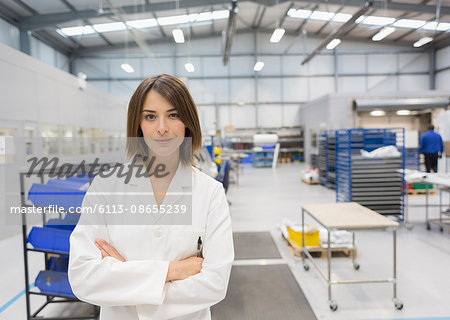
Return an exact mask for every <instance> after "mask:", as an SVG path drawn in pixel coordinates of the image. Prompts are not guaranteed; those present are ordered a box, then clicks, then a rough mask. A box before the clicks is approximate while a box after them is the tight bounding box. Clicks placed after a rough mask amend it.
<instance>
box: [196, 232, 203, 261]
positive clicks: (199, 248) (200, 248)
mask: <svg viewBox="0 0 450 320" xmlns="http://www.w3.org/2000/svg"><path fill="white" fill-rule="evenodd" d="M202 251H203V243H202V237H201V236H199V237H198V240H197V257H201V258H203V252H202Z"/></svg>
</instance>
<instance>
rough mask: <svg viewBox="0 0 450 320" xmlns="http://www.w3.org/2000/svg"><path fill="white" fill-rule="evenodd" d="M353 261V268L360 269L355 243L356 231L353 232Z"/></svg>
mask: <svg viewBox="0 0 450 320" xmlns="http://www.w3.org/2000/svg"><path fill="white" fill-rule="evenodd" d="M352 246H353V248H352V263H353V268H354V269H355V270H359V263H358V262H356V260H355V257H356V245H355V232H352Z"/></svg>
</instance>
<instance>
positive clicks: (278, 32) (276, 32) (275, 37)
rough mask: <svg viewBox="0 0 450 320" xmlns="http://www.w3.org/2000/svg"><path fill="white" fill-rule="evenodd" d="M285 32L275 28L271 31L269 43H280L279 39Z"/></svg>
mask: <svg viewBox="0 0 450 320" xmlns="http://www.w3.org/2000/svg"><path fill="white" fill-rule="evenodd" d="M285 32H286V30H284V29H283V28H276V29H275V30H274V31H273V33H272V36H271V37H270V42H274V43H278V42H280V40H281V38H283V35H284V33H285Z"/></svg>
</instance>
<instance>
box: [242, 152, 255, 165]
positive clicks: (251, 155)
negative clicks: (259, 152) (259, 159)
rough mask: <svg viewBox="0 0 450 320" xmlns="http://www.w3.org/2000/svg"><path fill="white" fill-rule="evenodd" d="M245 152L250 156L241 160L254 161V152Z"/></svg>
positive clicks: (244, 161) (243, 161)
mask: <svg viewBox="0 0 450 320" xmlns="http://www.w3.org/2000/svg"><path fill="white" fill-rule="evenodd" d="M245 154H246V155H247V156H248V157H247V158H242V160H241V162H242V163H252V162H253V153H249V152H246V153H245Z"/></svg>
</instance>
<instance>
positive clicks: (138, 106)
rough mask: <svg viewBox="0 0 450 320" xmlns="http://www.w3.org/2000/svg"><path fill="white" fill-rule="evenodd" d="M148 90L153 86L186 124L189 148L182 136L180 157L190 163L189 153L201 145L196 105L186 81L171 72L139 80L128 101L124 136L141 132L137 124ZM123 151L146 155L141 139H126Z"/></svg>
mask: <svg viewBox="0 0 450 320" xmlns="http://www.w3.org/2000/svg"><path fill="white" fill-rule="evenodd" d="M150 90H155V91H156V92H158V93H159V94H160V95H162V96H163V97H164V98H165V99H166V100H167V101H168V102H170V104H171V105H172V106H174V107H175V109H176V110H177V112H178V114H179V115H180V120H181V121H182V122H183V123H184V125H185V126H186V130H185V134H184V136H185V137H190V138H192V150H188V149H187V148H189V146H190V143H187V141H186V139H185V141H183V143H182V144H181V146H180V160H181V163H182V164H183V165H188V164H193V155H194V154H195V153H196V152H197V151H198V150H200V148H201V146H202V132H201V129H200V121H199V119H198V113H197V107H196V106H195V103H194V99H192V96H191V94H190V93H189V91H188V89H187V87H186V85H185V84H184V83H183V82H182V81H181V80H180V79H178V78H176V77H174V76H171V75H168V74H160V75H157V76H153V77H148V78H146V79H144V80H143V81H142V82H141V83H140V84H139V86H138V87H137V89H136V91H135V92H134V94H133V96H132V97H131V100H130V103H129V105H128V117H127V137H130V138H133V137H143V136H144V135H143V133H142V129H141V125H140V123H141V114H142V107H143V104H144V101H145V98H146V96H147V93H149V92H150ZM126 151H127V156H128V157H129V158H131V157H133V156H134V155H136V154H141V155H144V156H145V155H148V147H147V145H146V143H145V141H144V139H127V145H126Z"/></svg>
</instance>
